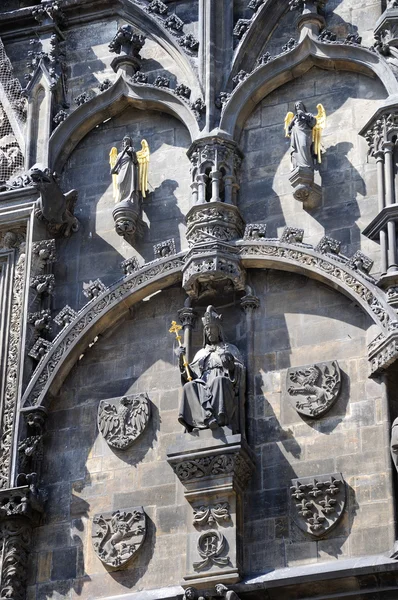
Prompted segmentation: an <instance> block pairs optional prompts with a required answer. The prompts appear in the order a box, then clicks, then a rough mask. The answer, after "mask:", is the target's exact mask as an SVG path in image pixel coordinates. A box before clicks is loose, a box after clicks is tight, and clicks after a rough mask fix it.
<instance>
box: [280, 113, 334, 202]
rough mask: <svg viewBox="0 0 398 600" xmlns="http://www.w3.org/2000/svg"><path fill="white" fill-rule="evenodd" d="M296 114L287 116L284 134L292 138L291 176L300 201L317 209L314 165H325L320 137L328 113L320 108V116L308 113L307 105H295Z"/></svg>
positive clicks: (295, 195) (317, 189)
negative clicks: (316, 163) (323, 163)
mask: <svg viewBox="0 0 398 600" xmlns="http://www.w3.org/2000/svg"><path fill="white" fill-rule="evenodd" d="M294 109H295V112H294V113H293V112H288V113H287V115H286V117H285V135H286V137H289V138H290V158H291V166H292V174H291V176H290V182H291V184H292V186H293V188H294V192H293V195H294V197H295V198H296V199H297V200H301V201H302V202H303V203H307V205H308V206H311V205H312V206H316V205H317V203H318V200H319V199H320V195H321V188H320V187H319V186H318V185H316V184H315V183H314V164H315V161H317V162H318V163H321V162H322V155H321V136H322V131H323V129H324V127H325V125H326V111H325V109H324V107H323V106H322V104H318V105H317V110H318V112H317V114H316V115H313V114H312V113H310V112H308V111H307V109H306V107H305V105H304V103H303V102H301V101H299V102H296V103H295V105H294Z"/></svg>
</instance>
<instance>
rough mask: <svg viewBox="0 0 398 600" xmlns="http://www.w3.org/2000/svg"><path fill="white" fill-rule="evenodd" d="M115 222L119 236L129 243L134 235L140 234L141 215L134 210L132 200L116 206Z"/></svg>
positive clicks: (114, 210)
mask: <svg viewBox="0 0 398 600" xmlns="http://www.w3.org/2000/svg"><path fill="white" fill-rule="evenodd" d="M112 216H113V220H114V221H115V231H116V233H117V234H118V235H121V236H123V237H124V238H125V239H126V240H127V241H129V240H131V239H132V238H133V236H134V234H135V233H136V231H137V230H138V231H137V233H139V229H140V223H141V219H140V215H139V213H138V211H137V210H135V209H134V207H133V204H132V203H131V202H130V200H124V201H123V202H119V203H118V204H116V206H115V208H114V209H113V211H112Z"/></svg>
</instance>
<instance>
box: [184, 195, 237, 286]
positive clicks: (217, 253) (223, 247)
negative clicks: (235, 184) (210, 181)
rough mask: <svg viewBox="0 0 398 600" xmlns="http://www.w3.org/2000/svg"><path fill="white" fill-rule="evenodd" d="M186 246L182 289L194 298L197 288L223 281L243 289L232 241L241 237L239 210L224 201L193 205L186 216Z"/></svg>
mask: <svg viewBox="0 0 398 600" xmlns="http://www.w3.org/2000/svg"><path fill="white" fill-rule="evenodd" d="M186 222H187V226H188V228H187V234H186V236H187V240H188V243H189V246H190V251H189V252H188V254H187V256H186V260H185V265H184V268H183V286H184V288H185V290H186V291H187V293H188V294H189V295H190V296H193V297H197V296H199V295H200V293H201V286H206V285H207V284H211V283H212V282H216V281H217V282H219V281H223V280H224V281H226V282H230V283H231V284H232V287H233V288H234V289H237V290H244V286H245V272H244V269H243V268H242V267H241V265H240V257H239V251H238V249H237V248H236V246H235V245H234V243H233V242H234V240H237V239H239V238H241V237H242V236H243V232H244V227H245V224H244V221H243V219H242V217H241V215H240V212H239V209H238V208H237V207H236V206H234V205H232V204H225V203H224V202H207V203H205V204H197V205H195V206H193V207H192V208H191V209H190V211H189V212H188V214H187V216H186Z"/></svg>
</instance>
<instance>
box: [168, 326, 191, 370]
mask: <svg viewBox="0 0 398 600" xmlns="http://www.w3.org/2000/svg"><path fill="white" fill-rule="evenodd" d="M181 329H182V326H181V325H178V324H177V321H172V322H171V327H170V329H169V332H170V333H175V334H176V340H177V342H178V345H179V347H180V348H181V346H182V344H181V336H180V335H178V332H179V331H181ZM182 364H183V365H184V367H185V373H186V374H187V379H188V381H192V377H191V373H190V372H189V366H188V361H187V357H186V356H185V354H183V355H182Z"/></svg>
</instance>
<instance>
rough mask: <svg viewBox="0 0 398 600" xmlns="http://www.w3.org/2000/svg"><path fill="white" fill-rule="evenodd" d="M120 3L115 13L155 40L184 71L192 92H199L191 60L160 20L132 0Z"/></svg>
mask: <svg viewBox="0 0 398 600" xmlns="http://www.w3.org/2000/svg"><path fill="white" fill-rule="evenodd" d="M121 4H122V8H121V9H119V10H117V11H116V12H117V14H119V15H120V16H121V17H123V18H124V19H126V21H127V22H128V23H130V24H131V25H133V26H136V27H138V28H139V29H141V30H142V32H143V33H144V34H145V35H146V36H148V37H150V38H152V39H153V40H154V41H155V42H157V43H158V44H159V46H161V47H162V48H163V49H164V50H165V51H166V52H167V54H169V56H171V58H172V59H173V60H174V61H175V63H176V64H177V66H178V67H179V68H180V69H181V71H182V72H183V73H184V76H185V80H184V81H183V83H184V84H185V85H187V86H188V87H190V88H191V89H192V91H193V92H197V93H198V94H199V92H200V91H201V86H200V84H199V79H198V77H197V75H196V72H195V70H194V67H193V64H192V62H193V61H192V59H189V58H188V56H187V55H186V54H185V53H184V51H183V50H182V48H181V46H179V45H178V43H177V41H176V38H175V37H173V36H172V34H171V33H170V32H169V31H168V30H167V29H166V28H165V27H162V26H161V23H160V21H158V20H157V19H156V18H155V17H153V16H152V15H151V13H148V12H146V11H145V10H144V9H143V7H142V6H139V5H138V4H136V3H135V2H134V0H122V2H121ZM115 33H116V32H115Z"/></svg>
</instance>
